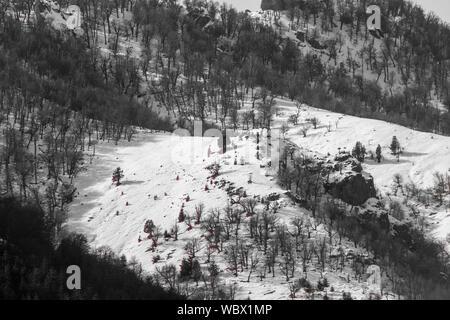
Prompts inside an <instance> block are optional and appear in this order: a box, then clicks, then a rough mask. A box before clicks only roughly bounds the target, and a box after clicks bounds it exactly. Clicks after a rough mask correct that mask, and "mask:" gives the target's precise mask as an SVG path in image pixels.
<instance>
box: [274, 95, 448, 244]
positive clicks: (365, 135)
mask: <svg viewBox="0 0 450 320" xmlns="http://www.w3.org/2000/svg"><path fill="white" fill-rule="evenodd" d="M277 108H278V115H279V117H276V121H275V123H276V124H275V127H280V126H281V125H282V124H283V123H286V122H287V120H288V118H289V116H290V115H293V114H296V112H297V107H296V106H295V104H294V103H293V102H290V101H287V100H277ZM313 118H317V119H318V121H319V124H318V126H317V129H314V128H313V126H312V125H311V123H310V122H309V121H306V120H307V119H313ZM305 126H307V127H308V133H307V136H306V137H304V135H303V133H302V132H301V130H302V128H304V127H305ZM393 136H396V137H397V138H398V140H399V142H400V144H401V146H402V148H403V153H402V155H401V156H400V161H398V160H397V158H396V156H394V155H392V154H391V151H390V149H389V147H390V144H391V141H392V138H393ZM286 137H287V138H288V139H290V140H291V141H292V142H294V143H295V144H297V145H299V146H301V147H303V148H305V149H308V150H311V151H314V152H318V153H319V154H323V155H327V154H331V155H335V154H337V153H338V152H339V150H340V151H348V152H351V151H352V149H353V148H354V146H355V144H356V142H357V141H360V142H361V143H362V144H363V145H364V146H365V147H366V149H367V152H368V153H370V152H372V153H373V154H375V150H376V148H377V146H378V145H381V147H382V154H383V159H382V161H381V163H378V162H377V161H376V159H370V157H368V159H366V161H365V163H364V164H363V168H364V170H365V171H367V172H369V173H371V174H372V176H373V177H374V181H375V186H376V187H377V188H378V190H379V191H380V192H381V194H382V195H383V196H390V195H392V184H393V177H394V175H395V174H400V175H401V176H402V177H403V179H404V182H405V183H409V182H413V183H415V184H416V185H417V186H418V187H419V188H421V189H427V188H430V187H433V185H434V177H433V174H434V173H435V172H439V173H443V174H445V173H449V172H450V137H447V136H442V135H436V134H432V133H425V132H420V131H415V130H412V129H409V128H406V127H402V126H399V125H396V124H391V123H387V122H384V121H378V120H371V119H365V118H359V117H353V116H348V115H344V114H340V113H334V112H329V111H326V110H320V109H316V108H312V107H309V106H306V105H302V107H301V112H300V122H299V124H298V125H297V126H291V127H290V130H289V131H288V133H287V134H286ZM421 209H422V210H424V211H426V213H427V215H428V216H429V218H430V219H431V223H432V225H433V227H432V229H433V231H432V234H434V235H436V237H437V238H438V239H441V240H445V239H446V237H447V236H448V234H449V233H450V212H449V209H448V204H447V206H445V205H444V206H441V207H439V208H427V207H424V206H422V208H421Z"/></svg>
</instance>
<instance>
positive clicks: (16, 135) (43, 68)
mask: <svg viewBox="0 0 450 320" xmlns="http://www.w3.org/2000/svg"><path fill="white" fill-rule="evenodd" d="M26 3H28V4H30V3H31V2H29V1H28V2H25V1H24V2H20V1H18V2H17V3H16V5H15V6H14V7H13V8H14V10H17V12H16V13H17V15H7V14H5V12H3V11H2V19H0V30H1V31H0V126H1V130H2V134H1V148H0V173H1V178H2V179H1V180H0V194H2V195H5V194H6V195H9V196H17V197H18V198H19V199H20V200H22V201H34V202H35V203H36V205H37V206H39V207H41V208H43V209H45V211H46V212H47V213H48V215H49V216H50V217H52V221H55V222H56V224H57V227H59V226H60V225H61V223H62V222H63V221H64V217H65V212H66V209H67V204H68V203H70V202H71V201H72V199H73V197H74V195H75V193H76V191H75V188H74V187H73V186H72V182H73V179H74V178H75V177H76V176H77V175H78V174H79V173H80V172H82V171H83V170H84V169H85V167H86V163H87V159H86V158H87V157H89V158H90V160H92V158H93V157H94V156H95V146H96V144H97V143H98V142H99V141H101V140H104V141H111V140H112V141H114V142H116V143H117V142H118V141H119V140H121V139H126V140H128V141H129V140H131V139H132V137H133V135H134V134H135V132H136V131H135V129H134V128H133V126H141V127H146V128H151V129H158V130H170V128H171V125H170V123H169V122H168V121H167V120H164V119H160V118H159V117H158V116H157V115H156V114H155V113H154V112H153V111H152V110H151V108H150V107H149V106H148V105H146V104H145V103H144V101H142V99H139V98H138V94H139V90H138V88H139V86H140V84H139V83H138V82H136V81H138V80H137V79H138V78H139V77H136V72H135V70H132V68H131V67H130V66H132V65H133V64H134V63H135V61H134V60H133V59H132V58H131V57H130V56H129V55H127V56H125V57H120V56H116V57H115V58H111V59H110V60H109V61H107V62H105V61H104V59H103V56H102V55H101V53H100V51H99V50H98V49H96V48H93V47H89V45H88V43H89V42H87V43H86V42H85V41H83V39H79V38H76V37H75V36H74V35H72V34H70V33H68V32H65V31H57V30H54V29H52V28H51V27H50V26H48V25H47V24H46V23H45V22H44V21H41V20H37V21H35V22H31V21H30V23H29V24H28V27H27V28H25V27H24V25H23V21H21V20H20V19H19V18H20V15H19V13H22V14H26V15H29V14H30V10H31V9H30V8H31V7H29V6H25V4H26ZM2 4H4V3H3V1H2ZM6 4H8V5H9V4H10V1H6ZM7 7H8V6H7Z"/></svg>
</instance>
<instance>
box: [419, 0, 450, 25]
mask: <svg viewBox="0 0 450 320" xmlns="http://www.w3.org/2000/svg"><path fill="white" fill-rule="evenodd" d="M413 2H415V3H417V4H418V5H420V6H421V7H422V8H424V9H425V11H426V12H429V11H433V12H434V13H436V14H437V15H438V16H439V17H440V18H441V19H442V20H444V21H445V22H447V23H449V24H450V0H414V1H413Z"/></svg>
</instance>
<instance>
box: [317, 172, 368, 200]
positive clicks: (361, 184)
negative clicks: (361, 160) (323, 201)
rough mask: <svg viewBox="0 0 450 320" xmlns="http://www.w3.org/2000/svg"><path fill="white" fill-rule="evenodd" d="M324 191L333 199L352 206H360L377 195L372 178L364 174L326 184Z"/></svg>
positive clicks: (349, 176)
mask: <svg viewBox="0 0 450 320" xmlns="http://www.w3.org/2000/svg"><path fill="white" fill-rule="evenodd" d="M326 189H327V190H328V192H329V193H330V194H331V195H332V196H333V197H336V198H338V199H341V200H342V201H344V202H345V203H348V204H351V205H353V206H360V205H362V204H364V203H365V202H366V201H367V200H369V199H370V198H375V197H376V195H377V194H376V190H375V186H374V183H373V177H372V176H371V175H369V174H365V173H364V174H363V173H358V174H354V175H348V176H346V177H345V178H343V179H340V180H335V181H334V182H330V183H327V185H326Z"/></svg>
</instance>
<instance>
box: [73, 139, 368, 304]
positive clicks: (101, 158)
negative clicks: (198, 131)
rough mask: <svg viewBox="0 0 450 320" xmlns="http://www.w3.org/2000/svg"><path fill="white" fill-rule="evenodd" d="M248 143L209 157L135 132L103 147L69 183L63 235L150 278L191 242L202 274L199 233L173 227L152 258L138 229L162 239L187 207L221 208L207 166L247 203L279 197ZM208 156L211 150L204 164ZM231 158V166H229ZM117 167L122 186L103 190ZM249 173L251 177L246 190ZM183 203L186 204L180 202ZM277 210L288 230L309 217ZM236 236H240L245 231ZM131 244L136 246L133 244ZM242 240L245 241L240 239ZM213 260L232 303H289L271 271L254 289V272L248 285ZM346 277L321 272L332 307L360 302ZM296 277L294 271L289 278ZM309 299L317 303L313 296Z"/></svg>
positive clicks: (195, 145) (311, 273) (190, 143)
mask: <svg viewBox="0 0 450 320" xmlns="http://www.w3.org/2000/svg"><path fill="white" fill-rule="evenodd" d="M255 140H256V136H255V132H252V133H250V134H248V133H247V134H241V135H240V136H239V137H235V138H233V139H232V143H233V145H234V146H235V148H231V150H229V151H228V152H227V153H226V154H225V155H222V154H219V153H218V152H217V151H218V147H217V139H214V138H205V139H203V140H202V139H201V138H198V137H178V138H174V137H171V136H170V135H157V134H150V133H144V132H141V133H139V135H138V137H137V141H136V142H132V143H122V144H121V145H119V146H117V147H114V146H111V145H110V144H107V143H103V144H100V145H99V146H98V159H96V160H95V161H94V163H93V165H92V166H91V167H90V168H89V170H88V171H87V172H86V173H84V174H83V175H82V176H81V177H80V178H79V179H78V181H77V186H78V187H79V189H80V190H82V192H81V194H80V195H79V197H78V198H77V200H76V201H75V202H74V203H73V204H72V207H71V213H70V216H71V219H70V221H69V223H68V227H69V229H71V230H76V231H78V232H83V233H85V234H87V235H88V236H89V238H90V241H91V245H92V246H93V247H95V248H99V247H101V246H109V247H111V248H112V249H113V250H114V251H115V252H116V253H118V254H124V255H125V256H126V257H127V258H128V259H131V258H132V257H135V258H136V259H137V261H139V262H140V263H142V265H143V268H144V270H145V271H147V272H150V273H154V272H155V268H156V267H161V266H163V265H165V264H174V265H176V266H177V267H178V266H179V265H180V263H181V260H182V258H183V257H186V252H185V251H184V246H185V244H186V243H187V241H189V240H190V239H192V238H199V239H201V245H200V247H201V249H202V250H201V252H200V253H199V255H198V256H199V257H200V260H199V261H200V263H201V265H202V268H206V267H207V265H206V264H205V263H204V262H205V260H206V258H205V253H204V251H205V246H206V241H205V240H204V238H203V236H204V231H203V230H201V229H200V227H199V226H194V227H193V229H192V230H190V231H189V230H188V227H187V225H186V224H184V223H181V224H178V226H179V229H180V231H179V240H178V241H174V240H172V239H170V240H168V241H165V240H164V239H160V240H159V242H158V246H157V248H156V250H155V251H154V252H153V251H152V250H150V247H151V243H152V241H151V240H147V239H146V234H145V233H144V232H143V228H144V224H145V221H146V220H147V219H152V220H153V221H154V223H155V225H157V226H158V227H160V228H161V231H162V232H163V231H164V230H168V231H170V229H171V228H172V227H173V225H174V224H175V223H176V222H177V217H178V214H179V210H180V207H181V205H182V204H183V203H184V204H185V212H187V213H188V214H193V212H194V207H195V206H196V205H198V204H199V203H203V204H205V207H206V211H205V212H208V210H209V209H214V208H218V209H222V208H224V207H225V206H226V205H227V203H228V201H229V200H228V199H229V198H228V195H227V193H226V192H225V190H223V189H221V188H220V187H219V186H215V185H214V184H210V183H209V181H210V180H208V176H209V175H210V174H209V172H208V171H207V170H205V167H206V166H207V165H208V164H209V163H213V162H215V161H218V162H220V163H221V165H222V168H221V174H220V176H219V177H218V179H224V180H227V181H230V182H233V183H234V184H235V185H236V187H243V188H244V189H245V190H246V192H247V194H248V197H252V196H255V195H259V196H263V197H264V196H267V195H269V194H271V193H274V192H277V193H280V194H283V193H284V191H283V190H281V189H280V188H279V187H278V186H277V185H276V183H275V181H274V179H273V178H272V177H271V176H267V172H266V169H264V168H261V167H260V165H261V164H262V163H264V160H261V161H260V160H257V159H256V157H255V154H256V152H255V151H256V144H255ZM208 148H211V154H210V157H208ZM233 149H234V150H233ZM235 156H236V158H237V159H238V165H234V158H235ZM241 157H243V158H244V159H245V161H244V162H245V164H244V165H240V159H241ZM118 166H120V167H121V168H122V169H123V170H124V176H125V178H124V180H123V183H122V185H121V186H119V187H116V186H114V185H112V183H111V174H112V171H113V170H114V169H115V168H116V167H118ZM249 172H252V180H253V183H252V184H248V174H249ZM177 176H178V178H179V179H178V180H177ZM205 184H208V185H209V189H210V190H209V191H207V192H206V191H205ZM155 195H156V196H157V198H156V200H155ZM188 195H189V198H190V201H189V202H186V197H187V196H188ZM127 203H128V205H127ZM279 205H280V207H281V209H280V210H279V211H278V213H277V218H278V219H279V220H280V222H285V223H289V222H290V220H291V219H292V218H294V217H296V216H302V215H305V216H308V215H309V213H307V212H305V211H303V210H302V209H300V208H298V207H296V206H295V205H293V204H292V203H291V202H290V201H289V200H288V199H287V198H286V197H284V196H282V198H281V199H280V200H279ZM117 213H118V215H117ZM246 219H247V218H246ZM242 230H243V232H244V230H246V227H243V229H242ZM322 234H324V231H323V230H322V229H321V227H319V228H318V230H317V231H315V232H313V237H320V236H321V235H322ZM139 237H140V238H141V239H142V241H141V242H139V241H138V239H139ZM243 238H246V236H245V234H244V235H243ZM344 246H345V247H346V248H347V250H348V249H352V250H354V251H355V252H359V250H360V249H356V248H354V247H353V245H352V244H350V243H347V242H345V241H344ZM156 255H159V256H160V257H161V260H160V261H159V262H157V263H156V264H154V263H153V262H152V260H153V257H154V256H156ZM213 258H214V260H215V261H216V262H217V263H218V265H219V267H220V269H221V270H222V272H221V281H222V283H223V284H228V285H230V284H233V283H235V284H236V288H237V293H236V298H238V299H246V298H251V299H289V288H288V283H287V282H286V281H285V278H284V277H283V276H282V275H281V273H280V272H279V271H277V274H276V276H275V277H273V278H272V276H270V275H269V276H268V277H266V278H265V279H264V280H263V281H260V280H259V278H258V276H257V272H254V273H253V275H252V278H251V281H250V282H247V277H248V271H244V272H242V273H239V276H238V277H234V276H233V275H232V274H231V273H230V272H228V271H227V270H226V267H227V264H226V262H225V260H224V256H223V253H222V254H214V255H213ZM261 261H263V257H261ZM349 273H350V272H349V270H346V269H345V268H344V270H343V272H339V271H336V270H328V271H327V272H326V274H325V275H326V277H327V278H328V280H329V282H330V285H331V286H333V287H334V289H335V293H331V292H328V296H330V297H333V295H335V296H334V297H333V298H336V299H339V298H341V297H342V292H343V291H345V292H352V296H353V297H354V298H358V299H363V298H367V296H368V294H367V283H364V282H361V283H358V281H356V280H354V279H353V278H352V277H350V278H349V279H348V280H347V278H348V274H349ZM300 275H301V272H300V270H299V271H297V278H298V277H300ZM320 277H321V274H320V272H319V271H318V270H317V271H316V269H315V268H314V267H311V269H310V270H308V279H309V280H310V281H311V283H314V284H315V283H317V281H318V280H319V279H320ZM317 297H318V298H320V295H319V296H317ZM297 298H299V299H302V298H305V294H304V293H302V292H299V294H298V295H297Z"/></svg>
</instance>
